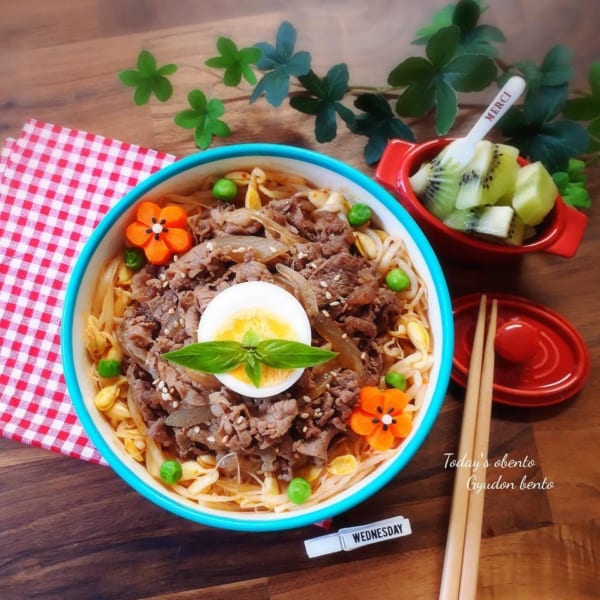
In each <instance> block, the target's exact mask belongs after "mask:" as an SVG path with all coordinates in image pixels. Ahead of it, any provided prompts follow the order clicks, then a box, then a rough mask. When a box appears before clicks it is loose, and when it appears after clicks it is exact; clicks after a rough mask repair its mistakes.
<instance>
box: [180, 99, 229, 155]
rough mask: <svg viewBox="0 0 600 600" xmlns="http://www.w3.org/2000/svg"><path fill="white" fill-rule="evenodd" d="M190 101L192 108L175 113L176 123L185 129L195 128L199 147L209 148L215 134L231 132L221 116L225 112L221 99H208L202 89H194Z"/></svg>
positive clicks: (221, 135) (220, 135)
mask: <svg viewBox="0 0 600 600" xmlns="http://www.w3.org/2000/svg"><path fill="white" fill-rule="evenodd" d="M188 102H189V104H190V108H188V109H187V110H184V111H182V112H180V113H178V114H177V115H175V123H176V124H177V125H179V127H183V128H184V129H193V130H194V141H195V142H196V146H198V148H201V149H202V150H205V149H206V148H208V147H209V146H210V144H211V142H212V138H213V136H219V137H226V136H228V135H229V134H230V133H231V131H230V129H229V125H227V123H225V121H222V120H221V119H220V118H219V117H222V116H223V115H224V114H225V106H224V105H223V102H221V100H218V99H217V98H211V99H210V100H208V99H207V98H206V95H205V94H204V92H202V91H201V90H192V91H191V92H190V93H189V94H188Z"/></svg>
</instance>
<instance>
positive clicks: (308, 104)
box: [290, 63, 354, 142]
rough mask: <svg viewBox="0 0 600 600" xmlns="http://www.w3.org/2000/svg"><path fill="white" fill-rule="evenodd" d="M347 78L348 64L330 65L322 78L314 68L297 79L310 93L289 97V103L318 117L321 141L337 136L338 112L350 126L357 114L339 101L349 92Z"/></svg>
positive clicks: (316, 127)
mask: <svg viewBox="0 0 600 600" xmlns="http://www.w3.org/2000/svg"><path fill="white" fill-rule="evenodd" d="M348 78H349V75H348V65H346V64H345V63H341V64H338V65H334V66H333V67H331V69H329V71H328V72H327V75H325V77H324V78H323V79H320V78H319V77H318V76H317V75H316V74H315V73H314V72H313V71H310V72H309V73H308V74H306V75H302V76H301V77H298V81H300V83H301V84H302V85H303V86H304V88H305V89H306V90H307V91H308V92H309V94H310V95H303V96H294V97H293V98H292V99H291V100H290V106H292V108H295V109H296V110H298V111H300V112H302V113H305V114H308V115H314V116H315V117H316V119H315V138H316V139H317V141H318V142H330V141H331V140H333V139H334V138H335V136H336V135H337V119H336V115H339V116H340V117H341V119H342V120H343V121H344V122H345V123H346V125H348V127H351V126H352V124H353V123H354V113H353V112H352V111H351V110H350V109H349V108H347V107H346V106H344V105H343V104H342V103H341V102H340V100H341V99H342V98H343V97H344V96H345V95H346V92H347V91H348Z"/></svg>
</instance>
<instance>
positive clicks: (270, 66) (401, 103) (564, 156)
mask: <svg viewBox="0 0 600 600" xmlns="http://www.w3.org/2000/svg"><path fill="white" fill-rule="evenodd" d="M484 12H485V7H484V3H483V1H482V0H459V1H458V2H456V3H453V4H448V5H446V6H444V7H442V8H441V9H440V10H438V11H437V12H435V13H434V14H433V16H432V19H431V21H430V23H429V24H427V25H426V26H425V27H422V28H421V29H419V30H418V31H417V33H416V37H415V39H414V41H413V44H415V45H416V46H417V47H418V48H419V52H417V53H415V55H414V56H409V57H407V58H405V59H404V60H402V61H400V62H399V63H398V64H397V65H396V66H395V67H393V68H392V69H391V70H390V71H389V73H388V76H387V81H386V82H385V85H381V86H375V87H373V86H361V85H357V84H356V83H355V82H352V81H351V77H350V73H349V70H348V65H347V64H345V63H340V64H336V65H334V66H332V67H331V68H330V69H329V70H327V72H326V73H325V74H324V75H323V74H321V73H319V74H318V73H317V72H316V71H315V70H314V69H313V68H312V66H311V63H312V57H311V54H310V53H309V52H307V51H305V50H297V49H296V42H297V32H296V29H295V28H294V26H293V25H292V24H291V23H289V22H287V21H284V22H282V23H281V24H280V26H279V27H278V29H277V31H276V32H275V40H274V42H273V43H270V42H257V43H254V44H253V45H252V46H249V47H238V45H237V44H236V43H235V42H234V41H233V40H232V39H230V38H227V37H224V36H221V37H219V38H218V39H217V40H216V49H217V53H218V54H217V55H215V56H212V57H211V58H209V59H207V60H206V61H205V62H204V64H205V65H206V66H207V67H209V68H211V69H216V70H220V71H222V76H221V82H222V84H223V85H224V86H226V87H237V88H240V89H241V90H242V91H243V93H244V94H245V95H246V94H247V93H248V87H249V88H250V90H249V95H247V96H246V97H247V98H248V100H249V103H250V104H253V103H255V102H257V101H259V100H261V99H264V100H265V101H266V102H267V103H268V104H270V105H271V106H273V107H279V106H281V105H282V104H283V103H284V102H285V100H286V99H287V100H288V101H289V105H290V107H291V108H293V109H295V110H297V111H299V112H301V113H304V114H307V115H311V116H313V117H314V136H315V139H316V141H318V142H320V143H325V142H330V141H332V140H334V139H335V138H336V137H337V136H338V135H339V128H338V125H339V123H340V122H341V123H343V124H345V125H346V127H347V130H349V131H350V132H352V133H353V134H356V135H361V136H365V137H366V138H367V142H366V144H365V147H364V159H365V161H366V162H367V164H373V163H376V162H377V161H378V160H379V159H380V158H381V155H382V153H383V151H384V149H385V147H386V145H387V142H388V141H389V140H390V139H393V138H403V139H406V140H410V141H414V139H415V136H414V134H413V130H412V127H413V124H414V123H415V122H416V121H418V120H420V119H422V118H425V117H428V116H430V115H431V116H432V117H433V121H434V123H435V134H436V135H439V136H443V135H447V134H449V133H450V132H451V130H452V127H453V126H454V123H455V121H456V117H457V115H458V110H459V105H460V103H461V102H462V100H463V97H464V95H465V94H470V93H473V92H480V91H482V90H486V89H489V88H492V90H491V93H490V96H492V95H493V94H494V93H495V90H496V88H497V87H500V86H502V85H503V84H504V82H505V81H506V79H508V78H509V77H510V76H512V75H514V74H519V75H522V76H523V77H524V78H525V79H526V81H527V90H526V94H525V97H524V99H523V101H522V102H521V105H520V106H517V107H513V108H512V109H511V110H510V111H509V112H508V113H507V114H506V115H505V116H504V117H503V119H502V120H501V122H500V128H501V131H502V134H503V135H504V137H505V138H506V140H505V141H506V143H509V144H512V145H515V146H517V147H518V148H519V150H520V152H521V154H522V155H523V156H525V157H526V158H529V159H530V160H540V161H541V162H543V163H544V165H545V166H546V168H547V169H548V170H549V171H550V172H558V173H567V172H568V171H569V166H570V165H571V167H572V163H570V162H569V161H570V160H571V159H573V158H575V157H579V156H584V157H586V160H597V159H598V157H599V156H600V63H598V62H597V63H595V64H594V65H592V67H591V69H590V73H589V84H590V91H589V93H588V92H577V93H575V94H574V93H573V91H572V89H570V87H569V86H570V82H571V79H572V77H573V74H574V69H573V66H572V58H573V53H572V51H571V50H570V49H569V48H567V47H565V46H560V45H557V46H554V47H553V48H551V49H550V50H549V51H548V52H547V53H546V55H545V56H544V58H543V60H542V61H541V63H540V64H539V65H538V64H536V63H535V62H533V61H530V60H519V61H515V62H514V63H512V64H509V63H507V62H506V61H503V60H501V59H500V57H499V56H498V55H499V49H498V48H499V45H500V44H502V43H504V42H505V41H506V38H505V36H504V34H503V33H502V32H501V31H500V30H499V29H498V28H497V27H495V26H493V25H490V24H486V23H482V22H481V18H482V15H483V14H484ZM136 67H137V68H136V69H130V70H125V71H122V72H121V73H119V78H120V79H121V81H122V82H123V83H124V84H125V85H127V86H131V87H133V88H135V91H134V102H135V103H136V104H138V105H141V104H145V103H147V102H148V101H149V100H150V98H151V97H152V96H154V97H156V99H157V100H159V101H161V102H164V101H166V100H168V99H169V98H170V97H171V96H172V94H173V86H172V84H171V81H170V79H169V76H170V75H172V74H174V73H175V71H176V69H177V67H176V66H175V65H174V64H166V65H165V66H162V67H158V65H157V62H156V59H155V58H154V56H153V55H152V54H151V53H150V52H148V51H147V50H143V51H142V52H140V54H139V56H138V60H137V65H136ZM188 102H189V105H190V106H189V108H188V109H186V110H184V111H181V112H179V113H178V114H177V115H176V116H175V123H176V124H177V125H179V126H180V127H183V128H187V129H193V131H194V141H195V143H196V145H197V146H198V147H199V148H201V149H205V148H208V147H209V146H210V145H211V144H212V142H213V139H214V137H223V136H227V135H229V134H230V127H229V125H228V124H227V122H226V120H224V118H223V117H224V114H225V104H224V103H223V101H222V100H220V99H218V98H211V99H209V98H208V97H207V96H206V94H205V93H204V92H203V91H201V90H193V91H191V92H190V93H189V94H188ZM561 177H562V180H563V181H564V176H561ZM571 184H577V187H582V186H581V184H582V182H581V181H574V182H571ZM583 187H585V184H584V186H583ZM570 189H571V191H572V190H573V189H574V188H573V187H572V185H571V188H570ZM567 196H569V197H573V195H572V194H567ZM573 202H574V203H578V205H579V206H583V205H584V204H585V203H586V202H587V200H586V199H585V198H583V196H582V194H581V192H577V199H575V200H573Z"/></svg>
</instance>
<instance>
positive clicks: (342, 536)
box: [304, 516, 412, 558]
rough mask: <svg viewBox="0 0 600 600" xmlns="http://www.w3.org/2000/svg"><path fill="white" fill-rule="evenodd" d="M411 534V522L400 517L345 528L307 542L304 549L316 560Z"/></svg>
mask: <svg viewBox="0 0 600 600" xmlns="http://www.w3.org/2000/svg"><path fill="white" fill-rule="evenodd" d="M411 534H412V529H411V527H410V521H409V520H408V519H407V518H406V517H402V516H398V517H390V518H389V519H384V520H382V521H376V522H375V523H369V524H367V525H358V526H356V527H344V528H343V529H340V530H339V531H336V532H335V533H329V534H327V535H322V536H319V537H316V538H312V539H310V540H305V541H304V547H305V548H306V554H307V555H308V557H309V558H316V557H318V556H324V555H325V554H332V553H334V552H340V551H342V550H344V551H349V550H355V549H356V548H360V547H361V546H367V545H369V544H376V543H377V542H385V541H387V540H392V539H395V538H399V537H404V536H406V535H411Z"/></svg>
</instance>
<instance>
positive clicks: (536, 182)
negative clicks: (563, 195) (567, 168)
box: [512, 161, 558, 226]
mask: <svg viewBox="0 0 600 600" xmlns="http://www.w3.org/2000/svg"><path fill="white" fill-rule="evenodd" d="M557 195H558V188H557V187H556V184H555V183H554V180H553V179H552V176H551V175H550V173H548V171H547V170H546V168H545V167H544V165H542V163H541V162H539V161H538V162H533V163H529V164H528V165H525V166H524V167H521V168H520V169H519V170H518V172H517V177H516V181H515V193H514V195H513V199H512V204H513V207H514V209H515V211H516V212H517V214H518V215H519V217H520V218H521V220H522V221H523V222H524V223H525V224H526V225H533V226H535V225H539V224H540V223H541V222H542V221H543V220H544V218H545V217H546V215H547V214H548V213H549V212H550V211H551V210H552V207H553V206H554V202H555V200H556V197H557Z"/></svg>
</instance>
